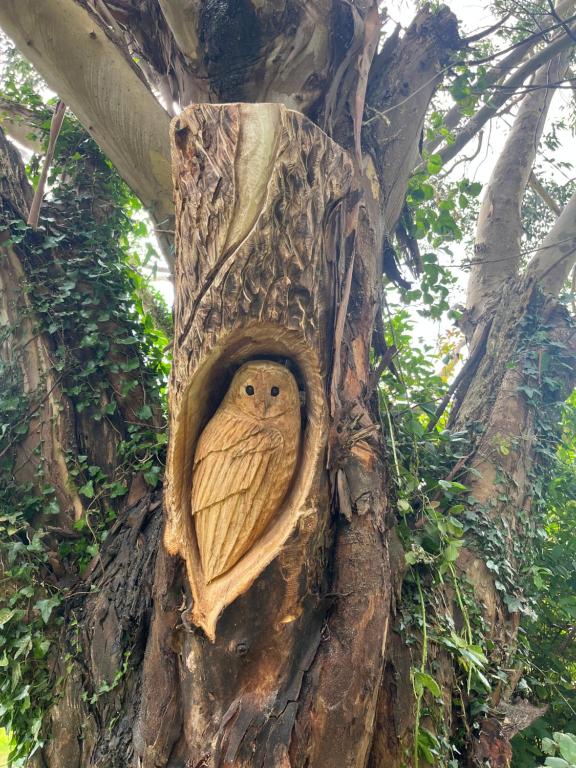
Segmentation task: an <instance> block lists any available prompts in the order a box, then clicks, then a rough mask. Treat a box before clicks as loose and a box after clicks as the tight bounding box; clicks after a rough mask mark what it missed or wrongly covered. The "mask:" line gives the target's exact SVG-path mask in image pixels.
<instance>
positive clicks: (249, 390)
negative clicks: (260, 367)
mask: <svg viewBox="0 0 576 768" xmlns="http://www.w3.org/2000/svg"><path fill="white" fill-rule="evenodd" d="M246 394H247V395H250V397H252V395H253V394H254V387H253V386H252V384H248V386H247V387H246Z"/></svg>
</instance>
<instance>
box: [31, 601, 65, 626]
mask: <svg viewBox="0 0 576 768" xmlns="http://www.w3.org/2000/svg"><path fill="white" fill-rule="evenodd" d="M59 604H60V598H59V597H47V598H46V599H45V600H38V602H37V603H36V606H35V607H36V608H37V609H38V610H39V611H40V616H42V621H43V622H44V624H48V620H49V619H50V614H51V613H52V611H53V610H54V608H56V606H57V605H59Z"/></svg>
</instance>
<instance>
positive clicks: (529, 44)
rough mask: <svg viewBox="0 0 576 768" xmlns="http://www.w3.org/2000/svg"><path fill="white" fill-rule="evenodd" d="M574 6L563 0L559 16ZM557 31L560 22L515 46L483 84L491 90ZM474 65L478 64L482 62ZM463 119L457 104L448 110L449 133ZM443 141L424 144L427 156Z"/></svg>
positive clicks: (489, 73)
mask: <svg viewBox="0 0 576 768" xmlns="http://www.w3.org/2000/svg"><path fill="white" fill-rule="evenodd" d="M573 5H574V0H562V2H560V3H559V4H558V9H557V14H558V16H560V15H561V14H562V15H563V14H568V13H570V11H571V9H572V7H573ZM560 23H561V24H562V25H563V24H564V22H560ZM556 29H558V22H556V23H551V25H550V27H547V28H545V29H543V30H540V31H539V32H535V33H534V34H532V35H529V36H528V37H527V38H526V40H524V41H523V42H522V43H520V44H519V45H514V46H513V47H512V49H511V51H510V53H509V54H508V56H506V58H504V59H502V61H500V62H499V63H498V64H495V65H494V66H493V67H492V68H491V69H490V70H488V72H486V74H485V75H484V77H483V82H484V83H485V85H486V87H487V88H489V87H490V86H491V85H494V84H495V83H497V82H498V81H499V80H500V79H501V78H502V77H504V76H505V75H507V74H508V73H509V72H511V71H512V70H513V69H514V68H515V67H517V66H518V65H519V64H520V63H521V62H522V61H523V60H524V59H525V58H526V57H527V56H528V55H529V54H530V53H531V51H533V50H534V48H535V46H536V45H537V44H538V43H539V42H540V41H541V40H542V37H543V35H544V34H545V33H546V32H548V31H554V30H556ZM473 63H474V64H477V63H480V62H473ZM463 118H464V114H463V113H462V111H461V109H460V106H459V105H458V104H455V105H454V106H453V107H452V108H451V109H450V110H448V113H447V114H446V116H445V118H444V126H445V127H446V128H447V129H448V130H449V131H452V130H454V128H456V127H457V126H458V125H459V124H460V123H461V122H462V120H463ZM443 140H444V138H443V136H440V135H439V136H437V137H435V138H434V139H431V140H430V141H427V142H426V143H425V144H424V152H425V153H427V154H432V152H434V151H435V149H436V148H437V147H439V146H440V144H442V142H443Z"/></svg>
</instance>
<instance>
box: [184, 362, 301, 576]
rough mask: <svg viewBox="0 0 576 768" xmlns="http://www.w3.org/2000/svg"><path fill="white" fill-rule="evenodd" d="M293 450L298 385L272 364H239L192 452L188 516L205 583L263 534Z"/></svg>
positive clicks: (286, 482)
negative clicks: (189, 512)
mask: <svg viewBox="0 0 576 768" xmlns="http://www.w3.org/2000/svg"><path fill="white" fill-rule="evenodd" d="M299 446H300V397H299V392H298V385H297V383H296V379H295V378H294V376H293V375H292V374H291V373H290V371H289V370H288V369H287V368H284V367H283V366H282V365H279V364H278V363H273V362H271V361H268V360H258V361H252V362H248V363H245V364H244V365H243V366H242V367H241V368H240V369H239V370H238V371H237V372H236V375H235V376H234V378H233V379H232V383H231V384H230V387H229V389H228V391H227V393H226V395H225V397H224V399H223V401H222V403H221V404H220V407H219V408H218V410H217V411H216V413H215V414H214V416H213V417H212V419H211V420H210V421H209V422H208V424H207V425H206V427H205V428H204V431H203V432H202V434H201V435H200V439H199V440H198V444H197V446H196V452H195V454H194V467H193V475H192V515H193V518H194V526H195V529H196V538H197V541H198V548H199V550H200V559H201V562H202V569H203V572H204V579H205V580H206V583H208V582H210V581H212V580H213V579H215V578H216V577H217V576H220V575H221V574H223V573H225V572H226V571H228V570H229V569H230V568H231V567H232V566H233V565H235V563H237V562H238V560H239V559H240V558H241V557H242V556H243V555H244V554H246V552H247V551H248V550H249V549H250V547H251V546H252V545H253V544H254V542H255V541H256V540H257V539H258V538H259V537H260V536H261V534H262V533H263V532H264V529H265V528H266V526H267V525H268V523H269V522H270V520H271V519H272V518H273V517H274V514H275V513H276V512H277V511H278V509H279V508H280V506H281V504H282V502H283V500H284V498H285V496H286V494H287V492H288V489H289V487H290V483H291V481H292V478H293V476H294V470H295V468H296V462H297V459H298V451H299Z"/></svg>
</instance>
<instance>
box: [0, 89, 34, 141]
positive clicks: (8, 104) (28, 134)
mask: <svg viewBox="0 0 576 768" xmlns="http://www.w3.org/2000/svg"><path fill="white" fill-rule="evenodd" d="M41 122H42V121H41V119H40V117H39V116H38V114H37V113H36V112H35V111H34V110H33V109H29V108H28V107H24V106H22V104H17V103H16V102H14V101H10V100H9V99H2V98H0V126H1V127H2V130H3V131H4V133H5V134H6V135H7V136H9V137H10V138H11V139H14V141H16V142H18V144H20V145H21V146H22V147H25V148H26V149H29V150H30V152H42V142H41V141H40V139H39V138H36V137H35V136H34V135H33V134H34V132H40V130H41V127H40V125H41Z"/></svg>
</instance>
